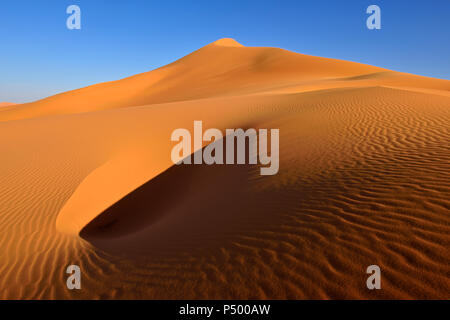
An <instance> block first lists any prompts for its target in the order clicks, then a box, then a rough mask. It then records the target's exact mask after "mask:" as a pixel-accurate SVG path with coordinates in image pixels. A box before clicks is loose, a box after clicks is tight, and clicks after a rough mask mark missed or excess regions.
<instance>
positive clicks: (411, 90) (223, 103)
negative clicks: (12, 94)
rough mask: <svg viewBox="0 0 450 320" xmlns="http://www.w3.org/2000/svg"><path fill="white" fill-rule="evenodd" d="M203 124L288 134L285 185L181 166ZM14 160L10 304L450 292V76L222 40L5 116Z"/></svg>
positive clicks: (1, 130)
mask: <svg viewBox="0 0 450 320" xmlns="http://www.w3.org/2000/svg"><path fill="white" fill-rule="evenodd" d="M194 120H202V121H203V125H204V127H205V128H219V129H221V130H225V129H226V128H244V129H245V128H278V129H279V130H280V170H279V172H278V174H277V175H274V176H261V175H260V174H259V167H258V166H257V165H239V166H238V165H235V166H233V165H210V166H208V165H205V164H204V165H180V166H176V165H173V163H172V162H171V158H170V153H171V149H172V147H173V145H174V143H173V142H172V141H170V135H171V133H172V131H173V130H174V129H177V128H192V124H193V121H194ZM0 152H1V154H2V157H1V159H0V164H1V165H0V177H1V180H0V261H1V263H0V275H1V276H0V298H2V299H115V298H120V299H130V298H137V299H153V298H157V299H164V298H168V299H197V298H200V299H205V298H209V299H217V298H223V299H247V298H252V299H285V298H288V299H311V298H313V299H337V298H339V299H409V298H433V299H449V298H450V289H449V288H450V252H449V250H448V248H449V247H450V215H449V212H450V81H448V80H439V79H433V78H427V77H422V76H416V75H412V74H406V73H400V72H395V71H390V70H387V69H383V68H379V67H373V66H369V65H364V64H359V63H354V62H348V61H342V60H335V59H328V58H321V57H313V56H307V55H302V54H299V53H294V52H290V51H287V50H283V49H278V48H264V47H245V46H242V45H241V44H239V43H238V42H236V41H235V40H233V39H221V40H218V41H216V42H214V43H211V44H209V45H207V46H205V47H203V48H201V49H199V50H197V51H195V52H193V53H191V54H189V55H187V56H185V57H183V58H181V59H180V60H178V61H175V62H173V63H171V64H169V65H167V66H164V67H162V68H159V69H156V70H153V71H150V72H146V73H142V74H138V75H135V76H132V77H129V78H126V79H122V80H118V81H112V82H107V83H101V84H97V85H93V86H90V87H86V88H82V89H78V90H74V91H70V92H66V93H62V94H58V95H55V96H52V97H49V98H46V99H43V100H40V101H36V102H33V103H27V104H19V105H10V106H5V108H4V109H3V108H2V109H1V110H0ZM195 152H201V150H195ZM70 264H77V265H79V266H80V267H81V272H82V278H81V281H82V289H81V290H68V289H67V288H66V278H67V275H66V274H65V269H66V267H67V266H68V265H70ZM373 264H376V265H379V266H380V268H381V272H382V289H381V290H368V289H367V287H366V279H367V277H368V275H367V274H366V268H367V266H369V265H373Z"/></svg>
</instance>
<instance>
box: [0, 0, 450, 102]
mask: <svg viewBox="0 0 450 320" xmlns="http://www.w3.org/2000/svg"><path fill="white" fill-rule="evenodd" d="M71 4H76V5H78V6H80V8H81V15H82V16H81V19H82V22H81V23H82V28H81V30H68V29H67V28H66V19H67V17H68V16H69V15H68V14H66V8H67V7H68V6H69V5H71ZM370 4H377V5H379V6H380V8H381V25H382V29H381V30H368V29H367V28H366V19H367V17H368V14H366V8H367V7H368V6H369V5H370ZM449 15H450V1H449V0H428V1H426V0H423V1H422V0H415V1H406V0H395V1H394V0H389V1H385V0H369V1H365V0H345V1H337V0H328V1H325V0H315V1H309V0H308V1H301V0H294V1H283V0H270V1H269V0H259V1H253V0H240V1H234V0H226V1H225V0H223V1H218V0H208V1H203V0H190V1H188V0H184V1H171V0H141V1H139V0H127V1H125V0H109V1H108V0H27V1H26V0H0V101H10V102H29V101H33V100H37V99H40V98H44V97H46V96H49V95H53V94H56V93H59V92H63V91H67V90H71V89H76V88H80V87H84V86H87V85H91V84H94V83H98V82H103V81H110V80H116V79H120V78H124V77H127V76H130V75H133V74H136V73H141V72H145V71H149V70H152V69H155V68H157V67H160V66H162V65H165V64H167V63H170V62H172V61H174V60H176V59H178V58H180V57H182V56H184V55H186V54H188V53H190V52H192V51H194V50H196V49H198V48H200V47H202V46H204V45H206V44H208V43H210V42H213V41H215V40H217V39H219V38H224V37H232V38H234V39H236V40H237V41H239V42H240V43H242V44H243V45H245V46H271V47H280V48H285V49H288V50H292V51H296V52H300V53H305V54H311V55H317V56H324V57H331V58H338V59H345V60H351V61H357V62H362V63H367V64H371V65H376V66H381V67H385V68H389V69H393V70H397V71H403V72H410V73H415V74H420V75H425V76H431V77H437V78H442V79H450V59H449V57H450V20H449Z"/></svg>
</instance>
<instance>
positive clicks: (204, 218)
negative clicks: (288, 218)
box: [80, 141, 278, 255]
mask: <svg viewBox="0 0 450 320" xmlns="http://www.w3.org/2000/svg"><path fill="white" fill-rule="evenodd" d="M246 143H247V146H248V141H246ZM246 150H247V154H246V159H248V148H246ZM202 151H203V150H200V151H197V152H202ZM224 154H226V150H225V147H224ZM235 155H236V152H235ZM261 179H272V177H271V176H261V175H260V167H259V165H249V164H240V165H237V164H233V165H231V164H230V165H217V164H213V165H206V164H197V165H194V164H190V165H186V164H181V165H174V166H172V167H171V168H169V169H168V170H166V171H165V172H163V173H161V174H160V175H158V176H157V177H155V178H153V179H151V180H150V181H148V182H147V183H145V184H144V185H142V186H141V187H139V188H137V189H136V190H134V191H132V192H131V193H129V194H128V195H126V196H125V197H124V198H122V199H121V200H119V201H118V202H117V203H115V204H114V205H112V206H111V207H109V208H108V209H106V210H105V211H104V212H102V213H101V214H100V215H99V216H97V217H96V218H95V219H94V220H92V221H91V222H90V223H89V224H88V225H86V226H85V227H84V228H83V229H82V230H81V232H80V236H81V237H82V238H84V239H85V240H87V241H89V242H90V243H91V244H93V245H94V246H95V247H97V248H99V249H101V250H103V251H106V252H110V253H115V254H117V253H122V254H131V255H132V254H138V255H140V254H143V253H148V254H152V255H158V254H162V255H166V254H168V253H174V252H178V253H179V252H189V253H193V251H195V250H197V249H202V248H203V249H204V248H206V247H211V246H217V245H219V246H220V245H222V244H223V243H224V241H226V240H227V239H228V240H232V239H233V238H235V237H236V236H239V235H242V234H245V233H248V232H252V231H255V230H258V229H260V228H262V227H263V226H267V225H268V224H272V223H273V222H274V221H273V220H274V219H275V220H277V219H278V218H277V217H276V216H277V211H276V210H274V209H273V206H272V205H271V198H272V196H273V194H274V192H276V191H274V190H267V188H260V187H259V183H258V182H259V181H261ZM266 182H267V181H266ZM271 208H272V209H271Z"/></svg>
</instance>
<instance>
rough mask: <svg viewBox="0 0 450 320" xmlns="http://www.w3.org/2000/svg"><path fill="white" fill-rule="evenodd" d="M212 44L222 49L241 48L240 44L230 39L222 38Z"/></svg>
mask: <svg viewBox="0 0 450 320" xmlns="http://www.w3.org/2000/svg"><path fill="white" fill-rule="evenodd" d="M212 44H215V45H217V46H223V47H243V45H242V44H240V43H239V42H237V41H236V40H234V39H232V38H222V39H219V40H216V41H214V42H213V43H212Z"/></svg>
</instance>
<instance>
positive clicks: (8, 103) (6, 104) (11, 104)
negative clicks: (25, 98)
mask: <svg viewBox="0 0 450 320" xmlns="http://www.w3.org/2000/svg"><path fill="white" fill-rule="evenodd" d="M13 105H15V103H12V102H0V107H9V106H13Z"/></svg>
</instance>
